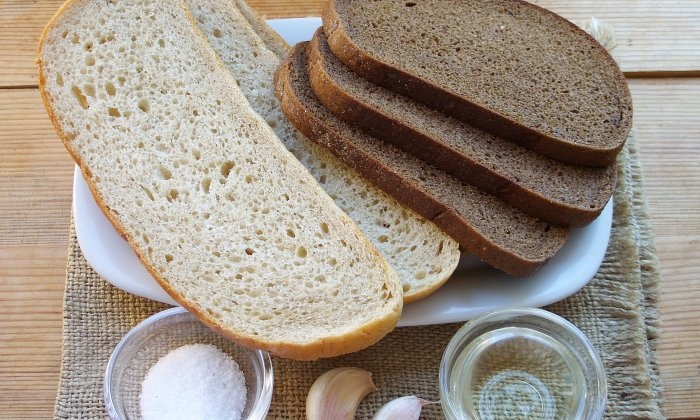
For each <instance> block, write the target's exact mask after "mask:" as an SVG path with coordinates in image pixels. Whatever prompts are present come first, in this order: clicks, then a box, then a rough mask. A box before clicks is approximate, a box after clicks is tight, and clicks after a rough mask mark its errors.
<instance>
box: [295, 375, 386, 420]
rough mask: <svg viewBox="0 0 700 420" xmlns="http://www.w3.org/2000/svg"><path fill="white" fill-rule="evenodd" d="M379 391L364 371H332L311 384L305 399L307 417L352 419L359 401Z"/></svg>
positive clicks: (314, 419)
mask: <svg viewBox="0 0 700 420" xmlns="http://www.w3.org/2000/svg"><path fill="white" fill-rule="evenodd" d="M376 389H377V388H376V387H375V386H374V382H372V374H371V373H370V372H368V371H366V370H364V369H359V368H354V367H340V368H335V369H331V370H329V371H328V372H326V373H324V374H323V375H321V376H319V377H318V378H317V379H316V381H314V383H313V385H311V388H310V389H309V393H308V395H307V396H306V418H307V419H308V420H352V419H353V418H354V417H355V411H357V406H358V405H360V401H362V399H363V398H364V397H366V396H367V394H369V393H370V392H372V391H376Z"/></svg>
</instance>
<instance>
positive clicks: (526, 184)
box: [307, 29, 616, 226]
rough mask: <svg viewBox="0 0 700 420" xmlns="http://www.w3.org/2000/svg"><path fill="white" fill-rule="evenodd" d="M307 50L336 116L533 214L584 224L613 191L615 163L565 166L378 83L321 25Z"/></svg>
mask: <svg viewBox="0 0 700 420" xmlns="http://www.w3.org/2000/svg"><path fill="white" fill-rule="evenodd" d="M307 53H308V55H309V78H310V81H311V87H312V89H313V90H314V93H315V94H316V96H317V97H318V99H319V100H320V101H321V103H323V104H324V105H325V106H326V108H328V109H329V110H330V111H331V112H333V113H334V114H335V115H336V116H337V117H339V118H340V119H342V120H344V121H345V122H347V123H349V124H355V125H357V126H359V127H361V128H362V129H363V130H365V131H367V132H368V133H369V134H371V135H372V136H374V137H377V138H380V139H382V140H384V141H387V142H390V143H392V144H393V145H395V146H397V147H399V148H401V149H403V150H405V151H407V152H409V153H412V154H414V155H415V156H417V157H418V158H420V159H422V160H424V161H426V162H428V163H430V164H431V165H434V166H437V167H438V168H440V169H442V170H444V171H446V172H448V173H450V174H452V175H454V176H456V177H457V178H459V179H461V180H463V181H467V182H469V183H471V184H473V185H475V186H477V187H479V188H481V189H482V190H484V191H486V192H488V193H491V194H493V195H495V196H497V197H499V198H501V199H502V200H504V201H505V202H506V203H508V204H510V205H512V206H514V207H517V208H519V209H520V210H522V211H524V212H525V213H527V214H529V215H531V216H534V217H538V218H540V219H543V220H546V221H548V222H552V223H555V224H562V225H573V226H581V225H584V224H586V223H589V222H591V221H592V220H593V219H595V218H596V217H597V216H598V215H599V214H600V212H601V211H602V210H603V207H605V204H606V203H607V202H608V200H609V199H610V196H611V195H612V192H613V189H614V188H615V180H616V166H615V165H610V166H608V167H605V168H593V167H586V166H575V165H570V164H566V163H562V162H559V161H556V160H553V159H550V158H547V157H544V156H542V155H540V154H538V153H535V152H532V151H531V150H528V149H525V148H523V147H521V146H518V145H516V144H514V143H512V142H509V141H507V140H504V139H501V138H499V137H496V136H494V135H492V134H489V133H487V132H485V131H483V130H480V129H478V128H476V127H473V126H470V125H468V124H466V123H464V122H462V121H460V120H457V119H455V118H452V117H449V116H447V115H446V114H444V113H442V112H440V111H437V110H434V109H432V108H430V107H427V106H425V105H423V104H421V103H419V102H416V101H414V100H412V99H410V98H408V97H407V96H403V95H399V94H396V93H394V92H392V91H390V90H388V89H384V88H382V87H380V86H377V85H375V84H373V83H372V82H370V81H368V80H367V79H365V78H363V77H361V76H359V75H357V74H356V73H354V72H352V71H350V70H349V69H348V68H347V67H346V66H345V65H344V64H343V63H342V62H341V61H340V60H338V59H337V58H336V57H335V56H333V54H332V53H331V51H330V48H329V47H328V43H327V42H326V37H325V35H324V34H323V31H322V30H320V29H319V30H318V31H317V32H316V34H315V35H314V37H313V39H312V40H311V43H310V44H309V47H308V51H307Z"/></svg>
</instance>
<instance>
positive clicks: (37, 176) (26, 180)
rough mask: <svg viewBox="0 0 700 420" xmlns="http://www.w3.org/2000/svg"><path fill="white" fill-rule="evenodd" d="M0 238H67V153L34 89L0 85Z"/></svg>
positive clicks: (4, 241) (52, 241)
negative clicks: (4, 88) (11, 87)
mask: <svg viewBox="0 0 700 420" xmlns="http://www.w3.org/2000/svg"><path fill="white" fill-rule="evenodd" d="M0 162H2V165H0V179H4V180H6V181H5V182H3V183H2V186H1V187H0V244H1V245H10V244H41V245H62V246H65V245H66V244H67V233H68V230H67V226H68V222H69V220H70V206H71V188H72V179H71V174H72V171H73V164H72V162H73V161H72V159H71V158H70V156H69V155H68V153H66V151H65V149H64V147H63V144H62V143H61V141H60V140H59V139H58V136H57V135H56V132H55V131H54V128H53V125H52V124H51V122H50V121H49V119H48V117H47V116H46V111H45V110H44V105H43V104H42V102H41V99H40V97H39V93H38V91H37V90H36V89H30V90H29V89H27V90H25V89H11V90H0Z"/></svg>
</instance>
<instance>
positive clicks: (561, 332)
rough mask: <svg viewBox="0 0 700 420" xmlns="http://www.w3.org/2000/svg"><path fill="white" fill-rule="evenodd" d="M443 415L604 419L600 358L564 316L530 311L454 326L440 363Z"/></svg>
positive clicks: (467, 419)
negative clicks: (455, 331) (456, 329)
mask: <svg viewBox="0 0 700 420" xmlns="http://www.w3.org/2000/svg"><path fill="white" fill-rule="evenodd" d="M440 400H441V403H442V407H443V410H444V413H445V417H446V418H447V419H448V420H457V419H459V420H471V419H473V420H477V419H489V420H500V419H546V420H549V419H576V420H589V419H590V420H593V419H600V418H602V417H603V413H604V411H605V405H606V402H607V385H606V379H605V371H604V369H603V363H602V362H601V360H600V357H599V356H598V354H597V352H596V350H595V349H594V348H593V346H592V345H591V343H590V341H589V340H588V338H587V337H586V336H585V335H584V334H583V333H582V332H581V331H580V330H579V329H578V328H576V327H575V326H574V325H573V324H571V323H570V322H569V321H567V320H565V319H564V318H562V317H560V316H558V315H555V314H553V313H551V312H547V311H545V310H542V309H535V308H511V309H503V310H498V311H494V312H489V313H486V314H483V315H481V316H479V317H477V318H474V319H473V320H472V321H470V322H469V323H467V324H465V325H464V326H463V327H462V328H460V329H459V331H457V333H456V334H455V336H454V337H453V338H452V340H450V342H449V344H448V345H447V348H446V349H445V353H444V355H443V358H442V363H441V365H440Z"/></svg>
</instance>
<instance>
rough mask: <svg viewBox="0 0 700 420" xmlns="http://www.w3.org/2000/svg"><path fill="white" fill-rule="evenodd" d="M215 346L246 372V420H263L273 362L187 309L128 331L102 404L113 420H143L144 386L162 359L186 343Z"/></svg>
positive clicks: (110, 371)
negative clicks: (142, 397) (209, 324)
mask: <svg viewBox="0 0 700 420" xmlns="http://www.w3.org/2000/svg"><path fill="white" fill-rule="evenodd" d="M196 343H197V344H211V345H214V346H216V347H218V348H219V350H221V351H223V352H224V353H226V354H228V355H229V356H230V357H231V358H232V359H233V360H235V361H236V363H238V365H239V367H240V368H241V370H242V371H243V374H244V376H245V381H246V388H247V399H246V406H245V408H244V409H243V413H242V415H241V418H242V419H249V420H253V419H255V420H258V419H260V420H262V419H264V418H265V416H266V415H267V411H268V409H269V408H270V402H271V400H272V387H273V383H274V375H273V371H272V359H271V358H270V355H269V354H268V353H267V352H265V351H262V350H254V349H249V348H246V347H243V346H240V345H238V344H236V343H235V342H233V341H230V340H227V339H225V338H223V337H221V336H219V335H218V334H216V333H215V332H214V331H212V330H211V329H209V328H208V327H206V326H205V325H204V324H202V323H201V322H200V321H198V320H197V319H196V318H195V317H194V316H193V315H191V314H190V313H189V312H187V311H186V310H185V309H183V308H180V307H178V308H172V309H167V310H165V311H162V312H159V313H157V314H155V315H152V316H151V317H149V318H147V319H145V320H144V321H142V322H141V323H140V324H138V325H137V326H135V327H134V328H133V329H132V330H131V331H129V332H128V333H127V334H126V335H125V336H124V338H122V340H121V341H120V342H119V344H118V345H117V347H116V348H115V349H114V351H113V352H112V356H111V357H110V358H109V362H108V363H107V371H106V372H105V379H104V399H105V406H106V408H107V413H108V414H109V417H110V418H111V419H112V420H116V419H140V418H141V413H140V410H139V398H140V394H141V383H142V382H143V380H144V378H145V376H146V374H147V373H148V370H149V369H150V368H151V366H153V365H154V364H155V363H156V362H157V361H158V360H159V359H160V358H161V357H163V356H165V355H166V354H168V353H169V352H170V351H172V350H175V349H176V348H178V347H181V346H184V345H186V344H196Z"/></svg>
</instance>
